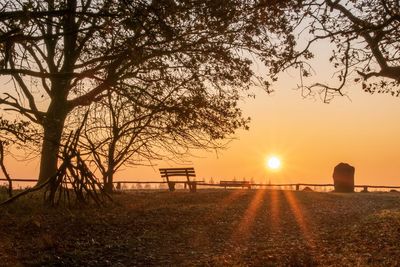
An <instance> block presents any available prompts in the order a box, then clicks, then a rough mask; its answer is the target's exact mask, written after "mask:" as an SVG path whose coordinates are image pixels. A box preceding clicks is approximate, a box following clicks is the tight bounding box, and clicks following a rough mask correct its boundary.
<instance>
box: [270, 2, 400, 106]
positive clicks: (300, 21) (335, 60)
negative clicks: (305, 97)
mask: <svg viewBox="0 0 400 267" xmlns="http://www.w3.org/2000/svg"><path fill="white" fill-rule="evenodd" d="M287 12H288V13H287V16H288V17H290V19H289V20H290V21H291V25H292V27H293V32H294V33H297V34H298V36H297V38H296V39H302V40H306V41H305V46H303V47H302V48H300V45H301V44H299V45H297V48H296V52H294V53H293V54H292V55H290V57H284V58H282V59H279V60H278V61H276V62H275V65H276V68H275V69H271V70H272V71H273V74H274V75H276V74H277V73H278V72H280V71H282V70H284V69H286V68H288V67H293V66H295V67H297V68H300V71H301V75H302V76H303V77H307V76H310V75H311V74H312V72H313V71H312V67H311V66H310V65H308V63H309V59H310V58H312V57H313V56H314V55H313V53H312V50H313V48H314V47H316V46H318V45H321V41H323V40H327V41H328V42H330V43H331V44H332V48H333V50H332V51H331V54H330V57H329V61H330V62H331V63H332V66H333V67H334V68H335V69H336V72H335V74H334V76H335V77H336V78H337V84H336V85H333V84H323V83H315V84H312V85H306V84H302V85H301V86H302V88H303V89H306V90H307V91H308V92H309V93H312V92H313V91H314V90H313V89H318V90H319V91H320V93H322V96H323V99H324V100H325V101H326V102H329V100H331V99H332V96H333V95H335V94H341V95H342V94H343V88H344V86H345V85H349V84H352V82H355V83H361V85H362V89H363V90H364V91H366V92H369V93H388V94H391V95H393V96H400V54H399V53H400V42H399V40H400V6H399V1H397V0H386V1H380V0H360V1H356V0H336V1H332V0H303V1H299V3H298V5H296V6H293V8H291V9H288V10H287ZM299 43H301V42H299ZM323 45H326V43H324V44H323ZM329 48H330V47H329ZM326 50H327V51H328V49H326Z"/></svg>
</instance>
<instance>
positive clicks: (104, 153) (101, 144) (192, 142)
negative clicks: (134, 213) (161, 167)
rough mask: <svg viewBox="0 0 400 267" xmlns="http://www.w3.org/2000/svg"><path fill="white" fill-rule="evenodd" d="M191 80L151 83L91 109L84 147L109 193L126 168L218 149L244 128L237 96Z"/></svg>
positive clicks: (122, 91)
mask: <svg viewBox="0 0 400 267" xmlns="http://www.w3.org/2000/svg"><path fill="white" fill-rule="evenodd" d="M169 79H170V78H168V80H169ZM171 79H172V78H171ZM191 79H192V77H189V79H188V80H184V81H183V83H181V84H178V85H176V84H174V85H173V86H170V87H168V85H167V84H165V85H164V86H163V87H164V90H163V91H159V90H158V88H157V87H156V86H154V85H153V84H151V83H150V84H148V85H147V86H146V90H142V91H139V92H137V93H136V94H135V95H133V93H132V92H129V93H127V94H124V92H125V90H123V89H121V88H120V90H119V91H118V92H114V93H113V92H112V91H109V93H108V95H107V97H106V98H104V99H103V100H102V101H99V102H98V103H95V104H93V105H92V107H91V108H90V113H89V117H88V120H87V123H86V127H85V131H84V133H85V134H84V137H85V138H84V141H83V142H82V145H81V146H82V147H83V149H84V150H86V151H88V152H89V154H91V155H92V157H91V158H92V159H93V161H94V162H95V164H96V166H97V168H98V169H99V170H100V172H101V174H102V176H103V180H104V184H105V188H106V190H107V192H111V191H112V185H113V175H114V173H115V172H116V171H117V170H118V169H119V168H120V167H121V166H122V165H126V164H129V165H140V164H146V162H148V163H147V164H151V162H152V161H153V160H155V159H165V158H175V157H180V156H183V155H185V154H187V151H189V150H190V149H191V148H197V149H199V148H201V149H210V148H213V149H216V148H220V147H222V146H223V144H222V143H221V142H220V141H219V140H220V139H223V138H226V137H227V136H228V135H229V134H231V133H232V130H233V129H236V128H237V127H239V126H242V125H246V123H247V122H246V120H243V118H242V116H241V114H242V113H241V111H240V110H239V109H238V108H237V107H236V105H235V101H236V100H234V99H237V97H238V96H235V95H234V94H232V93H230V94H222V93H218V94H214V93H211V92H210V93H208V94H205V93H204V91H203V90H202V88H201V87H198V86H197V83H193V82H191V81H190V80H191ZM194 89H198V90H194ZM144 92H145V93H144Z"/></svg>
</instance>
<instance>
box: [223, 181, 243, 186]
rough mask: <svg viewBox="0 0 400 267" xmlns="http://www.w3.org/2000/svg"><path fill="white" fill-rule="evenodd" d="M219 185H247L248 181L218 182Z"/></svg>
mask: <svg viewBox="0 0 400 267" xmlns="http://www.w3.org/2000/svg"><path fill="white" fill-rule="evenodd" d="M219 183H220V184H223V185H224V184H232V185H242V184H243V185H248V184H250V181H220V182H219Z"/></svg>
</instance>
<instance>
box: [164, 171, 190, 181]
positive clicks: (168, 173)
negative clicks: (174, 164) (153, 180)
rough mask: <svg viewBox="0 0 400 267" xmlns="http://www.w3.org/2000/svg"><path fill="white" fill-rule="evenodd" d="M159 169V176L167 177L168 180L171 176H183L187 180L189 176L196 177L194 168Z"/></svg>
mask: <svg viewBox="0 0 400 267" xmlns="http://www.w3.org/2000/svg"><path fill="white" fill-rule="evenodd" d="M159 170H160V174H161V177H162V178H165V179H167V181H169V177H173V176H183V177H186V178H187V180H188V181H190V177H196V174H195V172H194V168H160V169H159Z"/></svg>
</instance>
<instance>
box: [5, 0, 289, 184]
mask: <svg viewBox="0 0 400 267" xmlns="http://www.w3.org/2000/svg"><path fill="white" fill-rule="evenodd" d="M289 2H290V1H255V0H254V1H241V0H217V1H215V0H212V1H211V0H207V1H192V0H190V1H189V0H179V1H171V0H154V1H146V0H133V1H124V0H120V1H115V0H45V1H43V0H41V1H38V0H36V1H35V0H19V1H7V0H1V1H0V10H1V11H2V12H1V15H0V43H1V48H2V53H1V62H2V64H1V65H2V66H1V69H0V75H6V76H9V77H12V79H13V81H14V82H15V84H16V86H15V91H14V92H13V93H12V92H7V93H6V94H5V95H3V96H2V97H1V99H0V104H1V105H2V106H7V107H8V108H10V109H12V110H14V111H15V112H17V113H19V114H21V115H23V116H24V117H25V118H28V119H30V120H31V121H33V122H35V123H37V124H38V125H40V126H41V127H42V128H43V134H44V135H43V145H42V156H41V165H40V174H39V178H40V180H42V181H43V180H44V179H46V178H47V177H50V176H51V175H53V174H54V173H55V172H56V171H57V156H58V152H59V147H60V143H61V137H62V133H63V129H64V127H65V120H66V118H67V117H68V116H69V115H70V114H71V112H72V111H74V110H75V109H76V108H80V107H85V106H89V105H90V104H92V103H94V102H98V101H100V100H102V99H103V98H104V97H105V96H106V95H107V92H108V91H109V90H115V91H121V90H123V91H124V92H126V93H127V94H128V95H130V96H131V98H130V99H131V101H135V95H137V94H140V93H142V94H147V92H148V90H149V88H151V92H150V94H151V95H149V97H153V98H154V99H153V100H154V101H156V102H157V101H161V100H162V99H161V97H162V96H165V95H166V94H167V92H169V91H171V90H173V88H174V87H182V88H184V90H183V91H182V94H181V96H180V97H181V101H182V103H184V101H187V100H188V99H194V98H196V97H197V98H198V101H199V102H198V105H200V104H201V105H204V106H208V105H209V106H210V107H211V109H212V108H213V106H215V105H217V104H220V103H221V102H220V103H218V101H216V102H212V103H211V104H210V103H208V102H207V101H208V100H210V99H212V97H213V96H216V95H218V96H221V99H224V101H222V104H223V106H222V107H218V109H220V110H221V109H222V108H226V110H227V112H233V111H234V110H235V109H234V108H232V106H233V105H235V104H236V102H237V101H238V100H239V96H240V92H242V91H243V90H246V88H249V86H251V84H252V83H253V82H255V81H258V79H257V77H256V75H255V74H254V72H253V70H252V61H251V60H250V59H249V58H251V57H259V58H262V59H263V60H264V62H265V63H266V65H269V63H270V59H272V57H274V56H276V53H277V51H292V50H293V49H292V45H293V38H291V37H290V36H288V35H287V32H288V30H289V28H287V27H288V26H287V23H288V21H287V20H286V19H285V17H284V16H282V14H283V11H282V10H283V8H284V7H286V6H287V5H288V3H289ZM277 37H279V38H278V39H276V38H277ZM277 40H278V42H279V43H280V44H281V45H280V46H272V45H271V43H272V42H276V41H277ZM184 91H186V92H184ZM157 97H160V99H158V98H157ZM177 97H178V96H177ZM196 101H197V100H196ZM143 104H146V103H143ZM164 104H165V106H166V107H169V106H170V105H169V104H168V103H164ZM138 106H140V105H138ZM191 108H193V106H191V105H190V104H189V103H188V105H187V106H186V110H184V109H181V110H180V111H179V112H175V113H173V118H174V119H175V120H179V121H180V123H182V122H184V123H187V127H192V125H191V124H192V119H193V118H192V117H188V116H186V115H185V112H187V110H189V109H191ZM199 112H202V111H201V109H200V110H199ZM191 114H192V115H193V116H196V113H195V112H192V113H191ZM215 115H216V116H217V114H215ZM218 116H222V113H221V114H219V115H218ZM200 117H201V116H199V118H200ZM234 120H235V123H228V127H229V129H228V128H227V129H226V130H224V132H222V133H221V132H218V131H215V132H211V131H210V132H208V134H210V136H211V137H212V138H213V137H223V136H224V135H225V134H227V133H229V132H233V131H234V130H235V129H236V128H238V127H242V126H245V122H246V120H245V119H240V115H238V116H235V117H234ZM196 127H199V125H197V126H196ZM184 130H185V129H184Z"/></svg>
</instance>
